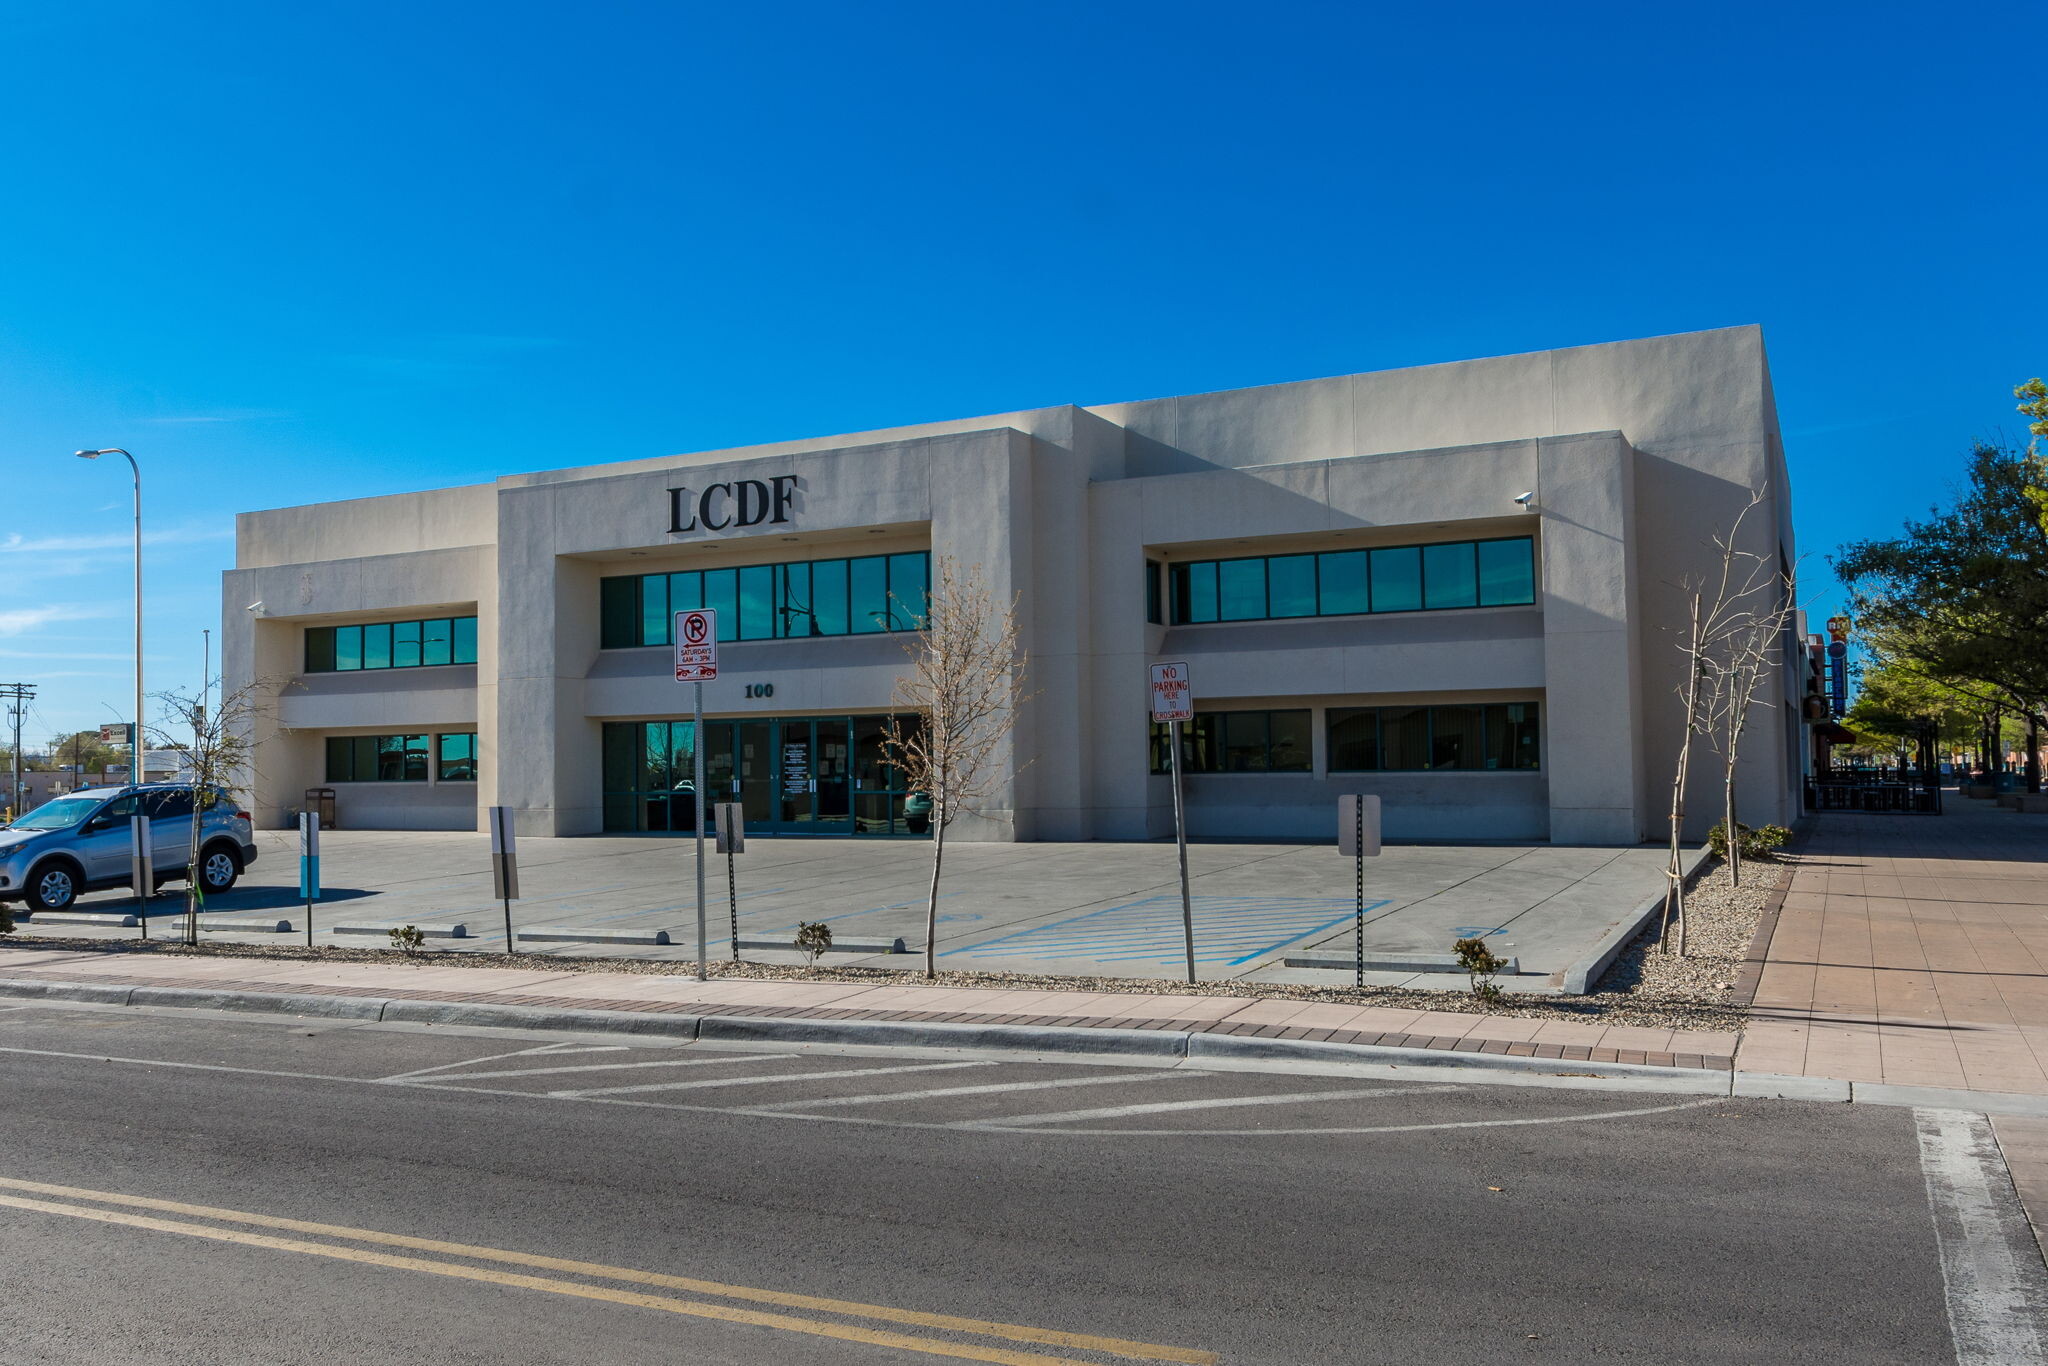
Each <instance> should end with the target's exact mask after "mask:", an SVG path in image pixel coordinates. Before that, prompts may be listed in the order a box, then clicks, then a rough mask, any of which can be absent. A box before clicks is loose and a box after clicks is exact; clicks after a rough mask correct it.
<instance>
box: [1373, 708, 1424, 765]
mask: <svg viewBox="0 0 2048 1366" xmlns="http://www.w3.org/2000/svg"><path fill="white" fill-rule="evenodd" d="M1380 758H1381V762H1382V763H1384V764H1385V765H1386V766H1387V767H1388V768H1395V769H1403V768H1414V769H1421V768H1428V767H1429V708H1428V707H1382V708H1380Z"/></svg>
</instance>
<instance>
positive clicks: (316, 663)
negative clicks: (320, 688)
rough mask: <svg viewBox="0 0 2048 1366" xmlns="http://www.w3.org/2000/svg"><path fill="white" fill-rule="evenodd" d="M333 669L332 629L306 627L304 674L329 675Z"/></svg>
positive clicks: (330, 627)
mask: <svg viewBox="0 0 2048 1366" xmlns="http://www.w3.org/2000/svg"><path fill="white" fill-rule="evenodd" d="M333 668H334V628H333V627H332V626H308V627H307V628H306V672H307V673H309V674H319V673H329V672H331V671H332V670H333Z"/></svg>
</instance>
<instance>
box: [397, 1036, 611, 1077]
mask: <svg viewBox="0 0 2048 1366" xmlns="http://www.w3.org/2000/svg"><path fill="white" fill-rule="evenodd" d="M576 1047H582V1048H590V1047H596V1048H603V1049H613V1048H617V1049H624V1048H625V1045H624V1044H622V1043H616V1044H596V1045H590V1044H584V1045H573V1044H559V1043H544V1044H537V1045H535V1046H534V1047H532V1048H515V1049H513V1050H512V1051H511V1052H510V1053H492V1054H489V1055H488V1056H486V1057H481V1058H464V1059H462V1060H461V1061H459V1062H437V1063H435V1064H434V1065H433V1066H432V1067H415V1068H414V1069H413V1070H412V1071H410V1072H398V1073H395V1074H393V1075H391V1076H388V1077H379V1078H378V1080H379V1081H404V1080H405V1079H406V1078H407V1077H425V1076H431V1075H432V1074H434V1073H436V1072H445V1071H447V1070H448V1069H449V1068H451V1067H474V1066H476V1065H477V1064H478V1063H480V1062H503V1061H504V1060H505V1059H506V1058H530V1057H536V1056H543V1055H545V1056H553V1055H554V1054H557V1053H561V1052H565V1051H567V1050H569V1049H571V1048H576Z"/></svg>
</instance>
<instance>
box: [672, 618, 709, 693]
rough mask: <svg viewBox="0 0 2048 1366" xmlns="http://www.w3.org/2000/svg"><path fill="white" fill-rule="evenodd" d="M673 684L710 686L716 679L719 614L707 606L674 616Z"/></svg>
mask: <svg viewBox="0 0 2048 1366" xmlns="http://www.w3.org/2000/svg"><path fill="white" fill-rule="evenodd" d="M675 640H676V682H678V683H709V682H710V681H711V680H712V679H714V678H716V677H718V613H717V612H715V611H713V610H712V609H711V608H709V607H697V608H692V609H691V610H690V611H687V612H678V613H676V622H675Z"/></svg>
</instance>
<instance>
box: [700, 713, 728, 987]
mask: <svg viewBox="0 0 2048 1366" xmlns="http://www.w3.org/2000/svg"><path fill="white" fill-rule="evenodd" d="M692 687H693V689H694V691H695V693H696V718H697V719H696V723H695V724H694V725H693V726H692V728H691V730H690V750H691V755H692V758H693V759H694V761H695V765H696V777H695V779H694V781H693V784H692V792H693V794H694V795H693V796H692V798H691V800H690V805H691V806H692V807H693V808H694V809H695V812H696V817H697V980H698V981H700V982H702V981H704V980H706V979H707V978H708V977H709V976H710V967H709V965H707V964H706V962H705V961H704V934H705V929H704V685H703V684H702V683H697V684H693V685H692ZM735 947H737V943H735Z"/></svg>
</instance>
